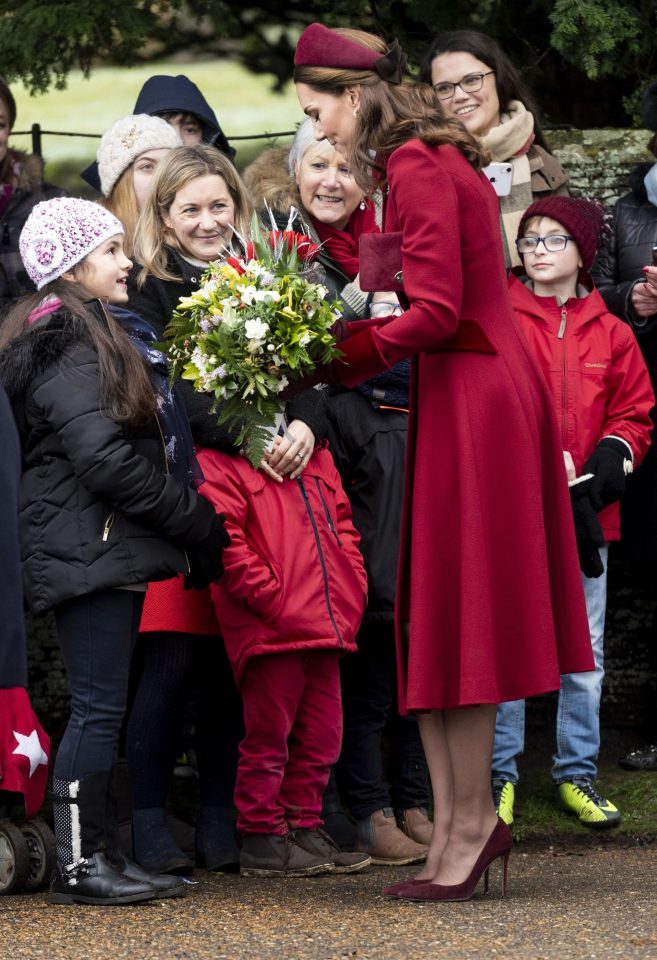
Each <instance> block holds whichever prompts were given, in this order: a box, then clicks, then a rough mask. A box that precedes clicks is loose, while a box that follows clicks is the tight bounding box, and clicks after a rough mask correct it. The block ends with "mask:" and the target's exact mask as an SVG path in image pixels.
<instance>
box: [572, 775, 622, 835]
mask: <svg viewBox="0 0 657 960" xmlns="http://www.w3.org/2000/svg"><path fill="white" fill-rule="evenodd" d="M557 790H558V793H559V800H560V801H561V806H562V807H563V808H564V810H567V811H568V812H569V813H572V814H574V815H575V816H576V817H577V819H578V820H579V822H580V823H583V824H584V826H585V827H593V828H595V829H598V830H605V829H607V827H615V826H617V824H619V823H620V819H621V816H620V813H619V812H618V809H617V808H616V807H615V806H614V805H613V803H611V801H610V800H605V798H604V797H603V796H601V795H600V794H599V793H598V791H597V790H596V789H595V787H594V786H593V781H592V780H589V779H588V777H574V778H573V779H572V780H566V781H565V782H564V783H560V784H559V785H558V787H557Z"/></svg>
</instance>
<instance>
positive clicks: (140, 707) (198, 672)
mask: <svg viewBox="0 0 657 960" xmlns="http://www.w3.org/2000/svg"><path fill="white" fill-rule="evenodd" d="M139 646H140V654H141V658H142V670H141V676H140V679H139V685H138V687H137V692H136V695H135V700H134V703H133V706H132V711H131V713H130V720H129V723H128V731H127V743H126V756H127V761H128V769H129V773H130V783H131V787H132V798H133V806H134V809H135V810H144V809H148V808H151V807H163V806H165V804H166V799H167V793H168V789H169V784H170V781H171V772H172V769H173V765H174V762H175V759H176V755H177V751H178V748H179V744H180V739H181V734H182V728H183V724H184V719H185V713H186V708H187V704H188V702H189V698H190V696H191V694H192V692H193V691H194V690H195V689H196V690H197V692H198V707H197V711H196V717H195V726H196V757H197V762H198V771H199V795H200V805H201V806H202V807H232V804H233V791H234V788H235V773H236V769H237V747H238V744H239V742H240V740H241V738H242V736H243V724H242V705H241V702H240V699H239V696H238V694H237V691H236V689H235V685H234V683H233V677H232V673H231V670H230V666H229V664H228V659H227V657H226V652H225V649H224V645H223V642H222V640H221V638H220V637H206V636H197V635H195V634H184V633H146V634H141V635H140V638H139Z"/></svg>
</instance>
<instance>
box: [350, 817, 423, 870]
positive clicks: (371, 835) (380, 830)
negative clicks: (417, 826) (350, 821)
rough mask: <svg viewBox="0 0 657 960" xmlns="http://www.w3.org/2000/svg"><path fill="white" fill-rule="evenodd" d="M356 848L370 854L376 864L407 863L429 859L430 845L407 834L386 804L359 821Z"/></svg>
mask: <svg viewBox="0 0 657 960" xmlns="http://www.w3.org/2000/svg"><path fill="white" fill-rule="evenodd" d="M356 850H358V851H362V852H363V853H368V854H369V855H370V857H371V858H372V863H373V864H375V863H378V864H381V865H385V866H403V865H404V864H407V863H421V861H422V860H426V856H427V851H428V847H427V846H426V845H425V844H421V843H416V842H415V840H412V839H411V838H410V837H407V836H406V834H405V833H403V832H402V831H401V830H400V829H399V827H398V826H397V821H396V820H395V815H394V813H393V811H392V810H391V809H390V808H389V807H384V809H383V810H376V811H375V812H374V813H372V814H371V815H370V816H369V817H365V819H364V820H357V821H356Z"/></svg>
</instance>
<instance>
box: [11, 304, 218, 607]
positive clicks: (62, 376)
mask: <svg viewBox="0 0 657 960" xmlns="http://www.w3.org/2000/svg"><path fill="white" fill-rule="evenodd" d="M98 310H100V305H98ZM0 381H1V382H2V384H3V385H4V387H5V389H6V391H7V394H8V396H9V399H10V401H11V404H12V407H13V410H14V416H15V418H16V422H17V425H18V429H19V434H20V437H21V446H22V449H23V475H22V478H21V486H20V505H19V528H20V537H21V551H22V558H23V580H24V586H25V594H26V598H27V601H28V603H29V605H30V607H31V608H32V609H33V610H34V611H35V612H41V611H44V610H48V609H50V608H51V607H53V606H54V605H56V604H58V603H60V602H61V601H63V600H66V599H68V598H70V597H75V596H81V595H83V594H85V593H90V592H92V591H94V590H104V589H110V588H112V587H120V586H127V585H130V584H136V583H145V582H147V581H149V580H162V579H165V578H167V577H170V576H173V575H174V574H175V573H178V572H181V571H186V570H187V569H188V565H187V560H186V557H185V554H184V550H183V548H184V546H187V545H189V546H192V545H193V544H195V543H198V542H200V541H202V540H203V539H204V538H205V537H207V535H208V531H209V529H210V525H211V523H212V520H213V518H214V516H215V511H214V508H213V507H212V505H211V504H210V503H209V502H208V501H207V500H204V499H203V497H201V496H199V495H198V494H197V493H196V492H195V491H194V490H192V489H191V487H188V486H186V485H185V484H183V483H181V482H179V481H178V480H176V479H175V478H174V477H172V476H170V475H168V474H167V473H166V457H165V451H164V444H163V441H162V436H161V432H160V429H159V426H158V424H157V422H156V421H155V420H153V423H152V424H151V425H148V426H145V427H140V428H134V427H129V426H126V425H121V424H118V423H116V422H115V421H114V420H112V419H110V417H108V416H107V415H106V414H105V413H104V412H103V409H102V401H101V397H100V375H99V361H98V354H97V353H96V351H95V350H94V348H93V346H92V345H91V343H89V342H88V341H87V340H86V338H85V337H84V335H83V334H81V333H80V330H79V325H78V324H76V322H75V321H74V319H73V318H72V317H71V316H70V315H69V314H66V313H65V312H63V311H61V310H60V311H57V312H55V313H53V314H51V315H50V316H49V317H48V318H47V320H44V321H42V322H41V323H37V324H35V325H34V326H33V327H31V328H30V329H28V330H26V331H25V332H24V333H23V334H21V336H19V337H18V338H17V339H16V340H14V341H12V342H11V343H10V344H9V346H8V347H7V348H6V350H5V351H4V352H3V354H2V356H1V357H0Z"/></svg>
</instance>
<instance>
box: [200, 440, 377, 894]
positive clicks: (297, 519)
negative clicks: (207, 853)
mask: <svg viewBox="0 0 657 960" xmlns="http://www.w3.org/2000/svg"><path fill="white" fill-rule="evenodd" d="M199 462H201V465H202V469H203V473H204V475H205V481H206V482H205V484H204V485H203V493H204V495H205V496H206V497H207V498H208V499H210V500H211V501H212V502H213V503H220V504H221V509H222V512H224V513H225V514H226V518H227V519H226V528H227V530H228V531H229V532H230V537H231V543H230V547H229V548H228V549H227V551H226V553H225V556H224V576H223V578H222V580H221V581H219V582H218V583H216V584H213V585H212V588H211V590H212V597H213V600H214V603H215V607H216V610H217V616H218V619H219V623H220V625H221V631H222V635H223V637H224V641H225V644H226V650H227V653H228V658H229V660H230V663H231V666H232V669H233V673H234V675H235V681H236V684H237V686H238V688H239V690H240V693H241V696H242V701H243V705H244V725H245V731H246V733H245V737H244V739H243V741H242V743H241V744H240V759H239V764H238V771H237V783H236V787H235V806H236V807H237V811H238V819H237V827H238V830H239V831H240V833H241V835H242V851H241V857H240V871H241V873H242V874H243V875H244V876H305V875H308V874H314V873H320V872H325V871H328V870H331V869H338V870H339V871H341V872H347V871H349V872H350V871H353V870H356V869H361V868H362V867H363V866H366V865H367V863H368V862H369V857H367V856H366V855H363V854H354V853H350V854H347V853H342V852H340V851H339V850H338V848H337V847H336V846H335V844H334V843H333V842H332V841H331V840H330V838H329V837H328V835H327V834H325V833H324V832H323V831H322V830H321V824H322V821H321V808H322V794H323V792H324V789H325V788H326V784H327V782H328V777H329V771H330V767H331V765H332V764H334V763H335V762H336V761H337V759H338V755H339V753H340V745H341V739H342V707H341V699H340V675H339V667H338V661H339V657H340V655H341V654H343V653H346V652H350V651H354V650H355V649H356V643H355V637H356V634H357V632H358V628H359V626H360V621H361V617H362V615H363V610H364V607H365V601H366V595H367V579H366V574H365V569H364V566H363V560H362V557H361V554H360V551H359V550H358V541H359V536H358V534H357V533H356V530H355V529H354V527H353V524H352V521H351V509H350V507H349V501H348V500H347V497H346V495H345V493H344V490H343V489H342V485H341V483H340V478H339V475H338V472H337V470H336V468H335V466H334V464H333V460H332V457H331V455H330V453H329V452H328V450H327V449H319V450H316V451H315V452H314V454H313V455H312V457H311V458H310V460H309V462H308V465H307V466H306V468H305V470H304V472H303V474H302V475H301V476H299V477H298V478H297V479H296V480H291V479H289V478H285V479H284V480H283V482H282V483H275V482H272V480H269V479H267V477H266V476H265V475H264V474H263V473H262V472H260V471H258V470H254V469H253V467H252V466H251V465H250V463H249V462H248V461H247V460H246V458H244V457H240V456H230V455H228V454H224V453H220V452H219V451H217V450H203V451H202V452H201V453H200V455H199Z"/></svg>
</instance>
